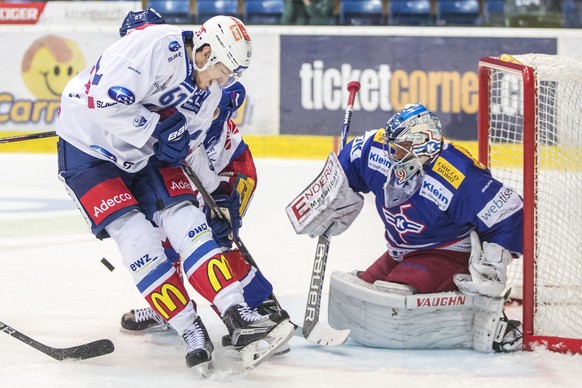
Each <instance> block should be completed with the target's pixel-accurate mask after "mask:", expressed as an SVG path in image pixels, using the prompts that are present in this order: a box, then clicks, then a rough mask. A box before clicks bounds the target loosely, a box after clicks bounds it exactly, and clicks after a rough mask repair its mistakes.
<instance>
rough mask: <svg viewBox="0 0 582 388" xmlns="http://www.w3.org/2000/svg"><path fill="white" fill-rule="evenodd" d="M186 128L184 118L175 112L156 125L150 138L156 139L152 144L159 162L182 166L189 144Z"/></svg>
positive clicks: (186, 124)
mask: <svg viewBox="0 0 582 388" xmlns="http://www.w3.org/2000/svg"><path fill="white" fill-rule="evenodd" d="M187 127H188V123H187V121H186V117H184V115H183V114H182V113H180V112H177V111H176V112H175V113H173V114H172V115H171V116H169V117H168V118H167V119H165V120H162V121H160V122H159V123H158V125H156V129H154V133H153V134H152V136H153V137H154V138H156V139H158V142H157V143H155V144H154V154H155V155H156V157H157V158H158V159H159V160H161V161H164V162H168V163H169V164H170V165H171V166H174V167H177V166H179V165H181V164H182V162H183V161H184V159H185V158H186V155H188V150H189V143H190V137H189V134H188V130H187Z"/></svg>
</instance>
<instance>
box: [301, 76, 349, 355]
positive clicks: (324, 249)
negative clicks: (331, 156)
mask: <svg viewBox="0 0 582 388" xmlns="http://www.w3.org/2000/svg"><path fill="white" fill-rule="evenodd" d="M347 89H348V92H349V97H348V104H347V107H346V112H345V115H344V123H343V127H342V133H341V138H340V144H339V150H338V154H339V151H341V150H342V148H343V147H344V146H345V144H346V140H347V137H348V132H349V130H350V122H351V121H352V113H353V111H354V100H355V99H356V94H357V93H358V91H359V90H360V83H359V82H358V81H351V82H349V83H348V85H347ZM333 226H334V225H333V224H332V225H331V226H330V227H329V228H328V229H327V230H326V231H325V232H324V233H323V234H322V235H321V236H319V239H318V240H317V247H316V249H315V258H314V260H313V269H312V271H311V279H310V283H309V294H308V296H307V306H306V307H305V317H304V319H303V330H302V334H303V337H305V338H306V339H307V340H308V341H309V342H313V343H316V344H319V345H323V346H337V345H341V344H343V343H344V342H346V341H347V339H348V335H349V334H350V331H349V330H337V329H334V328H333V327H331V326H329V324H327V323H324V322H321V321H320V320H319V310H320V307H321V294H322V290H323V279H324V277H325V266H326V264H327V254H328V252H329V244H330V239H331V232H332V229H333Z"/></svg>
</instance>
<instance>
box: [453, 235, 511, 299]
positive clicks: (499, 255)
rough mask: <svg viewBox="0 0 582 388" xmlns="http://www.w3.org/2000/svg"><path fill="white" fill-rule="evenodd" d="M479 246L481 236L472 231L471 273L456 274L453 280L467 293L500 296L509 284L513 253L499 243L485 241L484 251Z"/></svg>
mask: <svg viewBox="0 0 582 388" xmlns="http://www.w3.org/2000/svg"><path fill="white" fill-rule="evenodd" d="M475 244H477V246H479V245H478V244H479V237H477V233H476V232H475V231H473V232H471V245H472V246H473V249H472V251H471V258H470V259H469V272H470V273H471V275H466V274H456V275H455V276H454V277H453V280H454V282H455V284H456V285H457V287H458V288H459V290H460V291H461V292H463V293H464V294H467V295H486V296H499V295H501V293H502V292H503V290H505V286H506V284H507V266H508V265H509V264H510V263H511V261H512V260H513V258H512V256H511V253H510V252H509V251H508V250H507V249H505V248H503V247H502V246H501V245H499V244H495V243H489V242H483V251H481V249H480V248H479V249H475Z"/></svg>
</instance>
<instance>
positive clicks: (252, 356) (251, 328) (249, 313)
mask: <svg viewBox="0 0 582 388" xmlns="http://www.w3.org/2000/svg"><path fill="white" fill-rule="evenodd" d="M282 312H284V310H282ZM222 320H223V322H224V324H225V325H226V327H227V329H228V332H229V335H230V338H231V341H232V345H233V346H234V347H235V348H236V349H237V350H239V351H240V353H241V356H242V360H243V364H244V366H245V367H246V368H248V369H252V368H255V367H257V366H258V365H260V364H261V363H262V362H264V361H266V360H268V359H269V358H270V357H271V356H273V355H274V354H275V353H277V351H278V350H280V349H281V347H283V346H284V345H285V344H286V343H287V342H288V341H289V340H290V339H291V337H293V333H294V332H295V325H293V324H292V323H291V322H290V321H289V315H288V314H287V313H286V312H284V313H281V312H274V313H271V314H268V315H261V314H259V313H258V312H256V311H253V310H251V309H250V308H249V307H248V306H247V305H246V304H245V303H243V304H239V305H235V306H231V307H229V308H228V309H227V310H226V311H225V313H224V314H223V317H222Z"/></svg>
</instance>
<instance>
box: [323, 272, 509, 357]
mask: <svg viewBox="0 0 582 388" xmlns="http://www.w3.org/2000/svg"><path fill="white" fill-rule="evenodd" d="M390 284H391V283H386V282H380V283H379V284H378V285H375V284H370V283H366V282H365V281H363V280H361V279H359V278H358V277H357V276H355V274H351V273H345V272H333V273H332V274H331V282H330V294H329V308H328V320H329V323H330V325H332V326H333V327H334V328H336V329H350V330H351V332H350V337H351V338H352V339H354V340H356V341H357V342H359V343H361V344H363V345H366V346H371V347H379V348H389V349H454V348H467V349H471V348H473V349H475V350H478V351H481V352H492V351H493V348H492V343H493V339H494V338H493V337H494V335H490V334H492V333H495V332H496V330H497V327H498V322H499V319H496V320H495V319H492V318H496V317H498V316H501V311H502V309H503V302H500V301H499V299H494V298H488V297H484V296H471V295H465V294H463V293H461V292H442V293H434V294H408V295H405V292H401V291H402V290H401V288H402V285H399V284H396V285H394V286H395V288H394V289H392V287H389V285H390ZM399 291H400V292H399ZM398 292H399V293H398ZM489 319H492V320H491V321H489Z"/></svg>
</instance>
